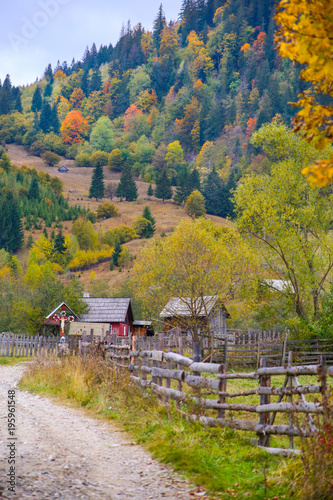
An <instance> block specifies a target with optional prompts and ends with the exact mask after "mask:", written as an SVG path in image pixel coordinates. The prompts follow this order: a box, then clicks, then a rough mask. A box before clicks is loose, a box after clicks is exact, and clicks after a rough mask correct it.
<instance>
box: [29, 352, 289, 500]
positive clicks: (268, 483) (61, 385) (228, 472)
mask: <svg viewBox="0 0 333 500" xmlns="http://www.w3.org/2000/svg"><path fill="white" fill-rule="evenodd" d="M20 385H21V387H22V388H24V389H28V390H30V391H32V392H38V393H44V394H49V395H54V396H57V397H58V398H61V399H62V400H70V401H72V402H75V404H76V405H77V406H80V407H84V408H87V409H89V410H91V411H93V412H94V413H95V414H98V415H99V417H102V418H105V419H111V420H114V421H116V422H117V423H118V424H121V425H122V426H123V427H124V428H125V429H126V430H127V431H128V432H129V433H130V434H131V435H132V436H133V437H134V438H135V439H136V442H137V443H140V444H142V445H143V446H144V447H145V448H146V449H147V450H149V451H150V452H151V454H152V455H153V456H154V458H157V459H158V460H160V461H162V462H164V463H167V464H170V465H172V467H173V468H174V469H175V470H177V471H179V472H181V473H183V474H185V475H186V476H187V477H189V478H190V480H191V481H192V482H193V483H195V484H196V485H198V486H200V487H201V488H204V489H205V490H207V492H208V493H207V495H208V494H209V495H214V498H223V499H229V498H239V499H243V498H244V499H245V498H253V499H258V500H259V499H262V500H264V499H275V500H277V499H283V498H290V494H289V493H288V492H287V490H288V485H286V484H285V483H283V484H279V482H278V481H275V479H274V478H275V477H278V475H279V473H278V471H279V469H280V468H281V467H283V466H284V465H285V463H286V459H282V458H280V457H275V456H271V455H268V454H267V453H265V452H263V451H261V450H259V449H258V448H256V447H254V446H252V445H251V444H250V443H249V440H248V439H247V438H246V435H245V434H244V433H242V432H233V431H231V430H229V429H225V428H206V427H204V426H202V425H201V424H200V423H195V422H189V421H187V420H185V419H184V418H182V417H181V416H180V415H179V412H178V411H177V409H176V408H175V406H173V405H170V406H164V405H162V404H160V403H159V401H158V399H157V398H156V397H155V396H154V395H153V394H151V393H149V392H146V391H144V392H143V391H142V390H141V389H140V388H138V387H137V386H136V385H134V383H132V382H131V381H130V378H129V376H128V374H127V373H126V372H118V371H114V370H112V369H111V368H109V367H107V366H105V365H102V364H101V363H100V362H98V361H97V360H89V359H88V360H84V359H82V358H69V359H66V360H49V359H48V360H37V361H35V362H34V363H32V364H31V365H30V366H29V368H28V371H27V373H26V374H25V376H24V378H23V379H22V381H21V384H20ZM292 460H294V459H288V460H287V462H291V461H292ZM272 478H273V479H272ZM203 498H204V497H203ZM206 498H207V497H206ZM211 498H212V497H211Z"/></svg>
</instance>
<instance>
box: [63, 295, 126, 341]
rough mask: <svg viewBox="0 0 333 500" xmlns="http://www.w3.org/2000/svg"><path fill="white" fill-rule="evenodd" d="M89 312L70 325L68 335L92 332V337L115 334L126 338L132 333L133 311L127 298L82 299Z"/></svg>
mask: <svg viewBox="0 0 333 500" xmlns="http://www.w3.org/2000/svg"><path fill="white" fill-rule="evenodd" d="M83 300H84V301H85V302H86V304H87V306H88V308H89V311H88V312H86V313H84V314H82V315H81V317H80V319H79V321H77V322H75V323H72V324H71V328H70V331H69V335H82V332H83V331H84V330H85V331H86V332H87V333H88V334H89V333H90V331H91V330H94V335H96V336H101V337H104V335H107V334H109V335H112V334H116V335H117V336H118V337H127V336H128V335H129V334H130V333H131V332H132V327H133V321H134V317H133V310H132V304H131V299H129V298H93V297H84V298H83Z"/></svg>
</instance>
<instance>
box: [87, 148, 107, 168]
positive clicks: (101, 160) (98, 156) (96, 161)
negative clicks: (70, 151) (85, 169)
mask: <svg viewBox="0 0 333 500" xmlns="http://www.w3.org/2000/svg"><path fill="white" fill-rule="evenodd" d="M108 157H109V155H108V154H107V153H106V152H105V151H95V152H94V153H93V154H92V155H91V157H90V161H91V165H92V166H93V167H97V166H98V167H103V166H104V165H107V164H108Z"/></svg>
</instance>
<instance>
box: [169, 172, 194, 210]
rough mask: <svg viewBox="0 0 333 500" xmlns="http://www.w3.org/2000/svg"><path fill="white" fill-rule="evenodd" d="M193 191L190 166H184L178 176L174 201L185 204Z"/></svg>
mask: <svg viewBox="0 0 333 500" xmlns="http://www.w3.org/2000/svg"><path fill="white" fill-rule="evenodd" d="M192 191H193V189H192V183H191V176H190V173H189V167H188V165H184V167H183V168H182V169H181V170H180V171H179V173H178V175H177V187H176V192H175V195H174V197H173V199H174V200H175V202H176V203H185V201H186V200H187V198H188V197H189V195H190V194H191V193H192Z"/></svg>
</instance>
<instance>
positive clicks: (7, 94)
mask: <svg viewBox="0 0 333 500" xmlns="http://www.w3.org/2000/svg"><path fill="white" fill-rule="evenodd" d="M14 105H15V103H14V100H13V93H12V84H11V81H10V76H9V75H7V76H6V78H5V81H4V82H3V85H2V88H1V93H0V113H1V114H4V115H5V114H8V113H10V112H11V111H12V110H13V109H14Z"/></svg>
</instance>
